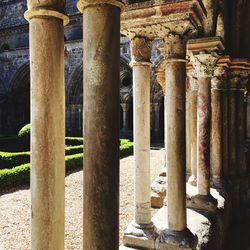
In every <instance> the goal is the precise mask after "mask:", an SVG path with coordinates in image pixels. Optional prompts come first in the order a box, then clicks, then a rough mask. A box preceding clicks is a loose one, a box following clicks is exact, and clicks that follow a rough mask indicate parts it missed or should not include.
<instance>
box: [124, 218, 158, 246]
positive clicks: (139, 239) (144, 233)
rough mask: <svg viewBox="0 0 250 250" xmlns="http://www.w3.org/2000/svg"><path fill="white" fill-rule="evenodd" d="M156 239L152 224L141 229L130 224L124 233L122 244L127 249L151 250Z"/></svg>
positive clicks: (136, 225)
mask: <svg viewBox="0 0 250 250" xmlns="http://www.w3.org/2000/svg"><path fill="white" fill-rule="evenodd" d="M156 237H157V234H156V231H155V227H154V225H153V223H151V224H149V225H145V227H144V228H142V227H141V226H140V225H138V224H136V223H134V222H132V223H131V224H129V226H128V227H127V229H126V230H125V232H124V236H123V244H124V245H125V246H129V247H135V248H139V249H149V250H153V249H154V242H155V238H156Z"/></svg>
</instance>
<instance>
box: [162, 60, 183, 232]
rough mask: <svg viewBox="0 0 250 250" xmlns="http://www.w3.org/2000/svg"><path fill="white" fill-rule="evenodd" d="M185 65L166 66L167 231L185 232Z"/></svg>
mask: <svg viewBox="0 0 250 250" xmlns="http://www.w3.org/2000/svg"><path fill="white" fill-rule="evenodd" d="M185 72H186V68H185V63H184V62H176V61H174V62H168V63H167V65H166V72H165V73H166V90H167V91H166V98H165V102H166V104H165V108H166V111H165V112H166V116H167V124H166V133H165V136H166V149H167V154H166V155H167V157H166V165H167V201H168V205H167V209H168V229H170V230H174V231H182V230H185V229H186V181H185V179H186V169H185V166H186V159H185V158H186V157H185V150H186V148H185V81H186V74H185Z"/></svg>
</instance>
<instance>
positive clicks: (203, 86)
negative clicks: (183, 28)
mask: <svg viewBox="0 0 250 250" xmlns="http://www.w3.org/2000/svg"><path fill="white" fill-rule="evenodd" d="M223 48H224V47H223V44H222V42H221V40H220V39H219V38H218V37H211V38H205V39H196V40H190V41H189V42H188V52H189V55H190V60H191V63H192V65H193V68H194V70H195V74H196V76H197V80H198V93H197V187H198V194H197V195H196V196H194V197H192V206H193V207H194V208H200V209H206V210H210V211H215V210H216V209H217V200H216V199H214V198H213V197H212V196H211V194H210V136H211V133H210V132H211V126H210V124H211V79H212V77H213V74H214V70H215V65H216V62H217V60H218V58H219V56H218V52H220V51H221V50H222V49H223Z"/></svg>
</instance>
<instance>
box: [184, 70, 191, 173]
mask: <svg viewBox="0 0 250 250" xmlns="http://www.w3.org/2000/svg"><path fill="white" fill-rule="evenodd" d="M188 73H189V71H187V75H188ZM190 92H191V89H190V78H189V77H187V78H186V110H185V113H186V116H185V117H186V121H185V122H186V173H187V174H188V175H190V174H191V175H192V167H191V134H190V130H191V121H190V116H191V110H190V108H191V107H190V95H191V93H190ZM190 177H191V176H190Z"/></svg>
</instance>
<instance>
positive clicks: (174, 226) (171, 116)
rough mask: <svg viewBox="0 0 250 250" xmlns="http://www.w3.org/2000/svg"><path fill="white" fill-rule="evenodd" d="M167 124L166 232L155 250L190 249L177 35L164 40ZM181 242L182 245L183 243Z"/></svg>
mask: <svg viewBox="0 0 250 250" xmlns="http://www.w3.org/2000/svg"><path fill="white" fill-rule="evenodd" d="M162 51H163V52H164V56H165V63H166V64H165V65H166V66H165V69H166V70H165V79H166V91H165V92H166V98H165V102H166V103H165V107H166V111H165V112H166V114H167V116H168V118H167V124H166V126H165V127H166V131H165V137H166V138H165V143H166V144H165V147H166V149H167V153H166V165H167V212H168V214H167V216H168V217H167V218H168V219H167V221H168V228H167V229H165V230H163V231H162V232H161V233H160V236H159V238H158V240H157V242H156V249H168V248H167V247H171V245H172V244H175V246H177V244H178V245H179V246H178V247H180V248H183V249H190V248H191V249H193V248H195V245H196V238H195V236H194V235H192V233H191V232H190V231H189V230H188V228H187V215H186V154H185V151H186V148H185V142H186V135H185V95H186V60H185V54H186V43H185V40H184V39H183V38H182V37H181V36H180V35H178V34H173V33H170V34H169V35H168V36H167V37H165V38H164V47H163V50H162ZM184 242H185V243H184Z"/></svg>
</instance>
